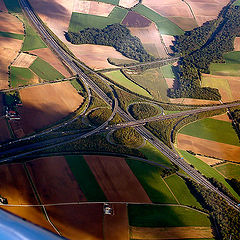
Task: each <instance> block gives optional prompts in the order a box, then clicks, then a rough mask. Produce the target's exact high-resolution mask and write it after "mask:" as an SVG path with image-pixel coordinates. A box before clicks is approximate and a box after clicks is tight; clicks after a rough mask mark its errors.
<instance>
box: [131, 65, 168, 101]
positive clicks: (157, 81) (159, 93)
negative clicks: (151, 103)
mask: <svg viewBox="0 0 240 240" xmlns="http://www.w3.org/2000/svg"><path fill="white" fill-rule="evenodd" d="M127 75H128V76H129V78H131V79H133V81H134V82H136V83H137V84H139V85H140V86H143V87H144V88H145V89H148V91H149V92H150V93H151V95H152V96H153V97H154V99H157V100H159V101H163V102H169V99H168V97H167V89H168V86H167V83H166V80H165V78H164V76H163V73H162V71H161V69H159V68H154V69H148V70H146V71H144V72H142V73H141V74H129V73H128V74H127Z"/></svg>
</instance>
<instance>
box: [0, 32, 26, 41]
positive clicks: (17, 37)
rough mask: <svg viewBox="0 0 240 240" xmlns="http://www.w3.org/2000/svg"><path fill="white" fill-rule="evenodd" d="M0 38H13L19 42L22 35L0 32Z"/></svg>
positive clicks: (22, 37)
mask: <svg viewBox="0 0 240 240" xmlns="http://www.w3.org/2000/svg"><path fill="white" fill-rule="evenodd" d="M0 37H7V38H14V39H19V40H23V39H24V35H23V34H16V33H9V32H0Z"/></svg>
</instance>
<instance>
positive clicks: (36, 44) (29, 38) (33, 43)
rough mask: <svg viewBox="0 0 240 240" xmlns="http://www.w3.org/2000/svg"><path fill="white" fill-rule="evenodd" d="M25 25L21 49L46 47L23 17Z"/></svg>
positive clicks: (29, 49) (28, 49)
mask: <svg viewBox="0 0 240 240" xmlns="http://www.w3.org/2000/svg"><path fill="white" fill-rule="evenodd" d="M24 25H25V31H26V35H25V39H24V42H23V46H22V51H31V50H34V49H39V48H46V47H47V46H46V44H45V43H44V42H43V40H42V39H41V38H40V36H39V35H38V33H37V32H36V31H35V30H34V29H33V28H32V27H31V26H30V25H29V24H28V22H27V20H26V19H25V18H24Z"/></svg>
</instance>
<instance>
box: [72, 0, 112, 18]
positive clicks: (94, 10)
mask: <svg viewBox="0 0 240 240" xmlns="http://www.w3.org/2000/svg"><path fill="white" fill-rule="evenodd" d="M114 7H115V6H114V5H111V4H107V3H102V2H93V1H75V3H74V7H73V12H79V13H84V14H92V15H97V16H103V17H107V16H108V15H109V14H110V13H111V11H112V10H113V8H114Z"/></svg>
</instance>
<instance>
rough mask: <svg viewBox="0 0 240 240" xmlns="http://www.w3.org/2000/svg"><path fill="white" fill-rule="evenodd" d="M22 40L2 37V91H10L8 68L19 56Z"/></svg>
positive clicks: (0, 73) (0, 66)
mask: <svg viewBox="0 0 240 240" xmlns="http://www.w3.org/2000/svg"><path fill="white" fill-rule="evenodd" d="M21 47H22V40H18V39H13V38H6V37H0V52H1V59H0V90H1V89H8V77H9V76H8V66H9V65H10V63H11V62H12V61H13V60H14V59H15V58H16V56H17V55H18V51H20V49H21Z"/></svg>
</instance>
